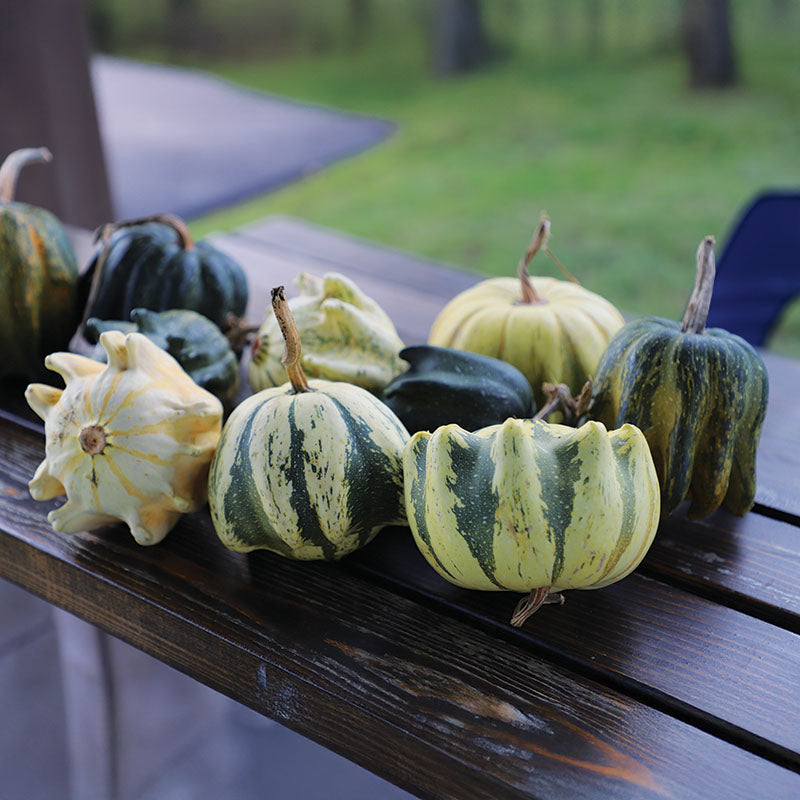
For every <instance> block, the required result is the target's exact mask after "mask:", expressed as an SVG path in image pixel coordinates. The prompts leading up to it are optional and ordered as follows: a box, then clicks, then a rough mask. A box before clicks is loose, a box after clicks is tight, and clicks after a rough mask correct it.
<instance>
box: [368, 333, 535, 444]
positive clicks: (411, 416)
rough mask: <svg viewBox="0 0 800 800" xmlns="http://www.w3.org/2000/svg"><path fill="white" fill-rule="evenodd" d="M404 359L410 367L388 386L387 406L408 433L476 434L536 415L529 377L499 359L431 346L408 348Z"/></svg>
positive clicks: (386, 394) (385, 393)
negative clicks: (452, 430) (455, 429)
mask: <svg viewBox="0 0 800 800" xmlns="http://www.w3.org/2000/svg"><path fill="white" fill-rule="evenodd" d="M400 358H402V359H403V360H405V361H407V362H408V363H409V368H408V370H407V371H406V372H404V373H402V374H401V375H398V376H397V377H396V378H395V379H394V380H393V381H392V382H391V383H390V384H389V385H388V386H387V387H386V389H385V390H384V392H383V401H384V402H385V403H386V405H388V406H389V408H391V409H392V411H394V413H395V414H397V416H398V417H399V418H400V420H401V421H402V422H403V424H404V425H405V426H406V428H407V429H408V432H409V433H416V432H417V431H423V430H427V431H434V430H436V428H438V427H439V426H441V425H448V424H450V423H456V424H457V425H460V426H461V427H462V428H464V429H465V430H469V431H474V430H477V429H478V428H484V427H486V426H487V425H495V424H498V423H500V422H504V421H505V420H506V419H508V418H509V417H519V418H530V417H532V416H533V414H534V412H535V410H536V408H535V406H534V402H533V392H532V391H531V387H530V384H529V383H528V380H527V378H526V377H525V376H524V375H523V374H522V373H521V372H520V371H519V370H518V369H517V368H516V367H513V366H511V364H507V363H506V362H504V361H500V360H499V359H497V358H491V357H489V356H482V355H478V354H476V353H468V352H466V351H464V350H454V349H452V348H449V347H433V346H431V345H418V346H415V347H406V348H405V349H404V350H401V351H400Z"/></svg>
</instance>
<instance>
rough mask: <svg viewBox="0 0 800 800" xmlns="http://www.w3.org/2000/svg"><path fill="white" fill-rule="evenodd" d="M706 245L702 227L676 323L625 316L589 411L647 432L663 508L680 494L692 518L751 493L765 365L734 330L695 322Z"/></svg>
mask: <svg viewBox="0 0 800 800" xmlns="http://www.w3.org/2000/svg"><path fill="white" fill-rule="evenodd" d="M713 245H714V239H713V237H710V236H709V237H706V239H705V240H704V241H703V242H702V243H701V245H700V247H699V249H698V251H697V282H696V284H695V288H694V292H693V293H692V296H691V298H690V299H689V305H688V308H687V311H686V315H685V316H684V319H683V323H682V324H680V323H677V322H673V321H672V320H666V319H658V318H654V317H645V318H642V319H637V320H634V321H632V322H629V323H628V324H627V325H625V326H624V327H623V328H622V329H621V330H620V331H619V332H618V333H617V335H616V336H615V337H614V338H613V339H612V341H611V342H610V344H609V346H608V349H607V350H606V352H605V354H604V355H603V358H602V359H601V361H600V365H599V366H598V368H597V374H596V376H595V381H594V391H593V396H592V402H591V407H590V410H589V414H590V416H591V418H593V419H596V420H599V421H600V422H602V423H603V424H604V425H606V427H608V428H616V427H619V426H620V425H622V424H623V423H625V422H629V423H631V424H633V425H636V426H637V427H639V428H640V429H641V430H642V431H643V433H644V435H645V437H646V438H647V442H648V444H649V446H650V450H651V452H652V455H653V461H654V463H655V467H656V473H657V474H658V480H659V484H660V485H661V513H662V515H663V516H666V515H667V514H669V513H670V512H672V511H674V510H675V509H676V508H677V507H678V506H679V505H680V504H681V503H682V502H683V501H684V500H685V499H687V498H688V499H691V506H690V509H689V516H690V517H693V518H699V517H704V516H707V515H708V514H711V513H712V512H713V511H715V510H716V509H717V508H718V507H719V506H720V505H721V504H724V505H725V507H726V508H727V509H728V510H730V511H731V512H733V513H734V514H739V515H741V514H745V513H746V512H747V511H749V510H750V508H751V507H752V505H753V501H754V497H755V488H756V448H757V446H758V439H759V436H760V433H761V425H762V423H763V421H764V414H765V412H766V408H767V396H768V381H767V371H766V368H765V367H764V362H763V361H762V360H761V357H760V356H759V355H758V353H757V352H756V351H755V349H754V348H753V347H752V346H751V345H750V344H748V343H747V342H746V341H745V340H744V339H742V338H740V337H739V336H736V335H734V334H732V333H728V331H725V330H722V329H721V328H709V329H705V321H706V317H707V315H708V308H709V305H710V303H711V292H712V289H713V284H714V272H715V266H714V249H713Z"/></svg>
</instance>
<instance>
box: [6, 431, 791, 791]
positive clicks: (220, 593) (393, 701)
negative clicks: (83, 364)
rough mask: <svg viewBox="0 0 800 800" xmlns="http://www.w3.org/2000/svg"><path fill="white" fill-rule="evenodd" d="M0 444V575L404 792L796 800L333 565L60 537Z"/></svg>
mask: <svg viewBox="0 0 800 800" xmlns="http://www.w3.org/2000/svg"><path fill="white" fill-rule="evenodd" d="M0 436H2V438H3V441H4V442H5V451H6V453H7V454H8V457H7V458H6V459H5V460H4V462H3V464H2V465H0V474H2V482H3V485H4V486H5V488H6V491H4V492H3V493H2V494H0V529H2V531H4V533H3V534H2V535H0V570H1V571H2V574H3V575H4V576H5V577H8V578H9V579H11V580H13V581H15V582H17V583H19V584H21V585H24V586H25V587H26V588H28V589H29V590H31V591H34V592H35V593H37V594H40V595H41V596H43V597H45V598H46V599H47V600H49V601H50V602H52V603H55V604H56V605H59V606H61V607H63V608H66V609H67V610H69V611H71V612H72V613H76V614H78V615H79V616H81V617H83V618H84V619H87V620H89V621H91V622H93V623H94V624H97V625H99V626H100V627H101V628H103V629H104V630H107V631H109V632H111V633H113V634H114V635H117V636H120V637H121V638H122V639H124V640H126V641H129V642H131V643H134V644H135V645H136V646H137V647H139V648H141V649H143V650H145V651H146V652H149V653H151V654H153V655H155V656H156V657H157V658H159V659H161V660H163V661H165V662H166V663H168V664H171V665H173V666H176V667H177V668H178V669H181V670H183V671H184V672H186V673H187V674H189V675H192V676H193V677H195V678H197V679H199V680H201V681H203V682H204V683H206V684H208V685H209V686H212V687H213V688H215V689H218V690H220V691H223V692H225V693H226V694H228V695H229V696H231V697H233V698H235V699H237V700H239V701H240V702H244V703H246V704H247V705H249V706H250V707H252V708H255V709H256V710H258V711H260V712H261V713H264V714H266V715H268V716H271V717H273V718H275V719H278V720H279V721H281V722H283V723H284V724H287V725H289V727H292V728H293V729H295V730H297V731H299V732H300V733H303V734H304V735H306V736H310V737H311V738H313V739H315V740H316V741H319V742H321V743H323V744H325V745H326V746H328V747H330V748H331V749H333V750H336V751H337V752H339V753H342V754H343V755H345V756H346V757H348V758H351V759H352V760H354V761H357V762H358V763H360V764H362V765H364V766H366V767H367V768H369V769H372V770H373V771H375V772H376V773H378V774H380V775H383V776H384V777H386V778H388V779H389V780H392V781H393V782H395V783H397V784H399V785H401V786H403V787H405V788H407V789H409V790H410V791H412V792H415V793H417V794H420V795H421V796H426V797H437V798H445V797H453V798H500V797H508V798H515V797H542V798H544V797H547V798H559V797H564V798H581V797H586V798H596V797H598V796H608V797H615V798H627V797H631V798H633V797H636V798H643V797H675V798H693V797H697V798H706V797H712V796H725V797H742V798H745V797H752V796H755V795H756V794H757V793H758V792H759V791H760V790H761V789H763V787H764V786H769V787H770V794H771V796H773V797H777V796H787V797H788V796H791V795H792V794H793V793H795V794H796V793H798V792H800V776H798V775H797V774H795V773H793V772H791V771H789V770H786V769H784V768H782V767H780V766H777V765H775V764H772V763H770V762H769V761H766V760H764V759H762V758H758V757H757V756H755V755H753V754H751V753H748V752H746V751H745V750H742V749H740V748H738V747H735V746H733V745H731V744H729V743H727V742H725V741H722V740H720V739H718V738H716V737H714V736H712V735H709V734H707V733H704V732H702V731H700V730H698V729H696V728H694V727H692V726H690V725H687V724H685V723H684V722H681V721H679V720H676V719H674V718H672V717H670V716H669V715H667V714H664V713H661V712H659V711H657V710H654V709H652V708H649V707H647V706H646V705H644V704H642V703H640V702H637V701H636V700H634V699H631V698H629V697H625V696H624V695H622V694H620V693H618V692H615V691H612V690H608V689H606V688H605V687H603V686H602V685H600V684H598V683H596V682H594V681H592V680H589V679H587V678H584V677H582V676H579V675H576V674H574V673H572V672H571V671H569V670H567V669H565V668H564V667H562V666H559V665H554V664H552V663H549V662H548V661H547V660H545V659H543V658H541V657H539V656H537V655H536V654H533V653H532V652H530V649H528V648H524V647H520V646H519V645H517V644H514V643H509V642H507V641H504V640H501V639H499V638H498V637H497V636H494V635H492V634H491V633H489V632H487V631H486V630H484V629H483V628H482V627H481V626H475V625H469V624H466V623H465V622H464V621H463V620H462V619H459V618H458V617H456V616H453V615H450V614H445V613H442V612H441V611H439V610H436V609H433V608H430V607H428V606H426V605H425V604H421V603H418V602H415V601H414V600H413V599H411V598H409V597H404V596H401V595H399V594H398V593H397V592H394V591H391V590H389V589H388V588H386V587H384V586H382V585H380V584H379V583H378V582H376V581H367V580H364V579H363V578H360V577H357V576H354V575H352V574H351V573H350V572H349V570H348V568H346V566H345V565H326V564H307V563H294V562H289V561H286V560H283V559H280V558H278V557H276V556H271V555H269V554H263V553H259V554H254V555H252V556H250V557H246V556H242V555H239V554H235V553H231V552H229V551H226V550H225V549H224V548H223V547H222V546H221V544H220V543H219V541H218V540H217V538H216V536H215V535H214V533H213V530H212V529H211V525H210V521H209V518H208V515H207V514H206V513H205V512H202V513H198V514H194V515H190V516H188V517H186V518H184V519H183V520H182V522H181V523H180V524H179V526H178V527H177V528H176V529H175V530H174V531H173V532H172V533H171V534H170V535H169V536H168V537H167V539H166V540H165V542H164V543H162V544H161V545H159V546H157V547H152V548H141V547H138V546H137V545H136V544H135V543H134V542H133V540H132V538H131V537H130V534H129V533H128V532H127V530H125V528H124V527H122V526H115V527H111V528H106V529H101V530H99V531H97V532H94V533H86V534H80V535H76V536H71V537H64V536H60V535H57V534H55V533H54V532H53V531H52V530H51V529H50V527H49V525H48V524H47V522H46V520H45V516H44V515H45V513H46V512H47V510H48V509H49V508H52V507H53V506H54V505H56V504H57V502H56V501H53V502H48V503H35V502H34V501H32V500H31V499H30V498H29V496H28V495H27V492H26V491H25V481H27V480H28V478H29V477H30V475H31V474H32V470H33V468H34V467H35V465H36V463H37V462H38V460H39V458H40V457H41V455H42V442H41V439H40V438H38V437H37V436H36V434H35V433H34V432H33V431H27V430H24V429H21V428H15V427H14V426H12V425H10V424H9V423H5V422H0ZM9 489H10V490H12V491H8V490H9ZM689 753H691V754H692V758H691V759H689V758H687V757H686V755H687V754H689Z"/></svg>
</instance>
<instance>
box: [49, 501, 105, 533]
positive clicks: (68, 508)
mask: <svg viewBox="0 0 800 800" xmlns="http://www.w3.org/2000/svg"><path fill="white" fill-rule="evenodd" d="M47 521H48V522H49V523H50V524H51V525H52V526H53V530H54V531H56V532H57V533H80V532H81V531H85V530H89V529H90V528H96V527H97V526H98V525H102V524H103V523H104V522H109V521H110V518H109V517H99V516H98V514H97V512H96V511H91V510H87V509H85V508H81V507H80V506H79V505H78V504H76V503H74V502H73V501H72V500H67V502H66V503H64V505H63V506H60V507H59V508H57V509H55V510H54V511H51V512H50V513H49V514H48V515H47Z"/></svg>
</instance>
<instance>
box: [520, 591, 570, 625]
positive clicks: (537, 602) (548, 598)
mask: <svg viewBox="0 0 800 800" xmlns="http://www.w3.org/2000/svg"><path fill="white" fill-rule="evenodd" d="M550 603H558V605H560V606H563V605H564V595H563V594H560V593H559V592H553V593H551V592H550V587H549V586H542V587H541V588H540V589H532V590H531V593H530V594H529V595H528V596H527V597H523V598H522V600H520V601H519V603H517V607H516V608H515V609H514V613H513V614H512V615H511V624H512V625H513V626H514V627H515V628H521V627H522V626H523V625H524V624H525V620H526V619H528V617H530V616H531V614H535V613H536V612H537V611H538V610H539V609H540V608H541V607H542V606H543V605H547V604H550Z"/></svg>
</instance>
